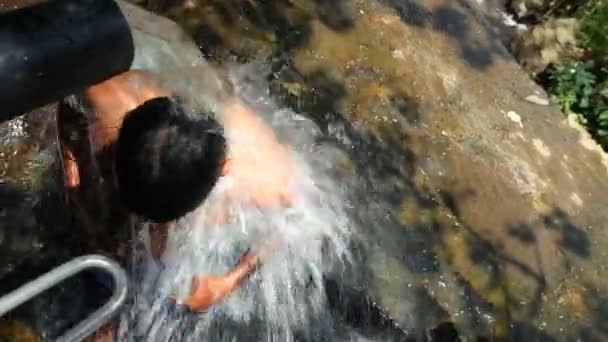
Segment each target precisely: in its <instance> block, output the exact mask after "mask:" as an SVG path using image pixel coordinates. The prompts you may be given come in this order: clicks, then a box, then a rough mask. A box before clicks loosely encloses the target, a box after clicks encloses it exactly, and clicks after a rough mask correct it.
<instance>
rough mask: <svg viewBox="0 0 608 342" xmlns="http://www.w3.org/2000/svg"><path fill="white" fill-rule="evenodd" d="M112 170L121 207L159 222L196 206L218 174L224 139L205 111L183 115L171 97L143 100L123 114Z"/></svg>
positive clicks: (220, 166)
mask: <svg viewBox="0 0 608 342" xmlns="http://www.w3.org/2000/svg"><path fill="white" fill-rule="evenodd" d="M115 148H116V149H115V166H114V167H115V173H116V180H117V182H118V189H119V193H120V196H121V198H122V200H123V201H124V204H125V205H126V207H127V208H128V209H129V210H131V211H133V212H134V213H135V214H137V215H139V216H140V217H143V218H144V219H147V220H150V221H153V222H157V223H163V222H169V221H172V220H175V219H178V218H180V217H182V216H184V215H185V214H187V213H188V212H190V211H192V210H194V209H195V208H196V207H197V206H199V205H200V204H201V203H202V202H203V201H204V200H205V198H206V197H207V196H208V195H209V193H210V192H211V190H212V189H213V187H214V185H215V184H216V182H217V180H218V179H219V177H220V175H221V170H222V167H223V164H224V160H225V157H226V141H225V139H224V136H223V132H222V129H221V127H220V125H219V124H218V122H217V121H216V120H215V119H214V118H213V117H212V116H211V115H207V114H201V115H197V116H196V117H194V116H190V115H188V114H187V113H186V112H185V110H184V107H183V106H182V104H181V102H180V101H178V100H177V99H175V98H168V97H159V98H155V99H152V100H148V101H146V102H145V103H143V104H142V105H140V106H139V107H137V108H135V109H134V110H132V111H130V112H129V113H127V115H126V116H125V118H124V121H123V124H122V127H121V128H120V132H119V136H118V139H117V142H116V147H115Z"/></svg>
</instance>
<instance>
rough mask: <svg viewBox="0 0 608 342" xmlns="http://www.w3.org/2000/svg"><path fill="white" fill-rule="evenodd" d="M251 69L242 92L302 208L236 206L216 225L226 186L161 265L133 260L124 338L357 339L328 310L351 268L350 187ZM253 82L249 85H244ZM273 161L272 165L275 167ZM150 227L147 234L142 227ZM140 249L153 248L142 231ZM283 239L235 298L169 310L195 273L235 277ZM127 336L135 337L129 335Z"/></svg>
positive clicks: (174, 237) (177, 233)
mask: <svg viewBox="0 0 608 342" xmlns="http://www.w3.org/2000/svg"><path fill="white" fill-rule="evenodd" d="M252 74H253V73H252V70H251V69H250V67H240V68H235V69H234V70H231V72H230V76H231V78H232V82H233V83H234V84H235V85H236V93H237V94H238V96H239V97H240V98H241V99H242V100H243V101H245V102H246V103H247V104H248V105H249V106H251V107H253V108H254V109H255V111H256V112H257V113H259V114H260V115H261V116H262V117H263V119H264V120H266V121H267V122H268V123H270V124H271V126H272V127H273V129H274V130H275V132H276V134H277V136H278V137H279V139H280V140H281V141H282V142H283V143H285V144H287V145H288V146H290V148H291V152H292V153H293V156H294V159H295V160H296V164H297V165H296V170H295V174H294V175H293V178H292V179H293V182H292V184H291V187H292V190H293V192H294V193H295V194H296V195H297V197H298V200H297V201H295V202H294V203H293V205H292V206H291V207H289V208H279V209H264V208H254V207H242V206H240V205H239V204H236V203H231V202H230V201H226V203H229V204H228V206H229V212H230V214H231V220H230V221H229V222H228V223H226V224H221V225H218V224H213V223H212V222H210V220H209V212H210V210H209V207H210V206H211V205H212V203H217V201H220V200H225V199H226V194H227V193H228V191H230V186H231V184H230V178H224V179H221V180H220V182H219V183H218V185H217V186H216V188H215V189H214V191H213V192H212V193H211V195H210V196H209V198H208V199H207V201H206V202H205V203H204V204H203V205H202V206H201V207H199V208H198V209H197V210H195V211H193V212H192V213H190V214H188V215H187V216H185V217H183V218H182V219H180V220H179V221H178V222H176V223H175V224H174V227H173V228H172V231H171V233H170V235H169V241H168V246H167V249H166V251H165V254H164V255H163V260H162V262H161V263H162V265H160V264H159V263H157V262H156V261H154V260H153V259H152V258H151V257H149V253H147V252H146V250H149V249H142V248H140V249H139V250H140V251H143V252H142V253H140V256H139V258H137V260H136V261H135V265H134V266H135V269H137V270H138V271H137V272H135V273H136V274H137V277H138V279H137V281H136V283H137V284H139V286H138V288H137V289H136V295H135V300H134V305H133V306H132V308H131V310H130V311H129V312H128V313H127V314H126V315H125V316H124V317H123V320H122V329H121V330H123V332H125V333H126V335H124V337H125V338H126V339H129V340H138V339H142V340H146V341H201V340H203V341H294V340H308V341H321V340H327V341H336V340H349V341H351V340H356V339H358V337H356V336H354V335H353V334H352V333H349V332H348V331H340V330H341V328H339V325H340V324H339V323H338V322H337V321H336V320H335V319H334V318H333V317H332V314H331V313H330V311H329V309H328V303H327V298H326V292H325V289H324V286H325V285H324V281H323V277H324V274H327V273H328V272H330V271H331V270H332V268H333V267H335V266H336V265H337V264H342V263H349V262H351V259H350V253H349V249H348V245H349V239H350V237H351V234H352V231H353V230H352V223H351V222H350V221H349V219H348V217H347V215H346V209H347V203H348V201H347V198H348V193H347V188H348V187H347V186H346V185H345V184H347V183H346V182H344V183H342V184H343V185H341V183H340V181H338V180H336V179H334V178H332V176H331V174H332V164H333V163H332V160H331V157H330V155H329V154H328V153H326V151H324V148H323V146H322V145H319V144H318V143H317V141H316V138H317V136H318V135H319V134H320V131H319V130H318V128H317V127H316V126H315V125H314V124H313V123H312V122H311V121H310V120H308V119H305V118H304V117H302V116H300V115H298V114H296V113H293V112H291V111H288V110H284V109H277V108H276V106H274V104H273V103H272V102H271V101H270V99H269V97H268V95H267V93H266V91H264V90H265V89H267V87H265V86H264V85H263V83H262V86H261V85H260V82H257V81H253V80H251V78H250V76H251V75H252ZM245 78H247V80H246V79H245ZM268 162H269V163H271V162H273V161H268ZM144 228H145V227H144ZM142 231H143V232H144V233H142V234H140V236H139V238H138V241H139V245H140V246H141V245H144V246H146V245H147V246H148V247H149V236H147V234H146V233H145V232H146V229H143V230H142ZM277 238H278V240H279V241H280V243H278V244H276V245H275V246H276V247H274V248H273V249H272V251H271V254H270V257H269V258H267V260H266V261H265V263H264V265H263V266H262V267H261V268H260V269H259V270H257V271H256V273H255V274H254V275H253V276H252V277H251V278H250V279H249V280H248V281H247V282H246V283H245V284H244V285H243V286H242V287H241V288H240V289H239V290H238V291H237V292H235V293H233V294H232V295H230V296H229V297H227V298H225V299H224V300H223V301H222V302H221V303H219V304H217V305H215V306H213V307H212V308H211V309H210V310H209V311H207V312H205V313H200V314H193V313H185V312H183V311H181V310H179V309H178V310H176V308H175V306H173V305H170V304H169V300H168V297H169V296H171V295H172V294H178V295H179V296H182V297H183V296H185V295H187V293H189V291H190V290H191V289H190V286H189V285H190V279H191V278H192V276H194V275H200V274H205V275H219V274H225V273H226V272H228V271H229V270H230V269H231V267H233V266H234V265H235V264H236V263H237V261H238V259H239V258H240V257H241V256H242V255H243V253H244V252H246V251H247V250H248V249H251V250H253V251H255V250H258V249H260V248H264V245H265V244H266V243H268V242H269V241H270V240H276V239H277ZM127 336H128V337H127Z"/></svg>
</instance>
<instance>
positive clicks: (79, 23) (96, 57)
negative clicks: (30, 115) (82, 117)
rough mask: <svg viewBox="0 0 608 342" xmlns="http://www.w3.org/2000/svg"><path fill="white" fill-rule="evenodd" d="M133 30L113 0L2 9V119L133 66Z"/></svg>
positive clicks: (56, 0)
mask: <svg viewBox="0 0 608 342" xmlns="http://www.w3.org/2000/svg"><path fill="white" fill-rule="evenodd" d="M133 55H134V46H133V37H132V36H131V30H130V28H129V25H128V24H127V20H126V19H125V17H124V15H123V13H122V12H121V10H120V8H119V7H118V5H117V4H116V3H115V2H114V1H113V0H49V1H47V2H44V3H41V4H38V5H34V6H31V7H27V8H22V9H19V10H14V11H11V12H6V13H1V14H0V122H3V121H5V120H9V119H11V118H13V117H15V116H17V115H20V114H23V113H26V112H29V111H31V110H33V109H36V108H38V107H41V106H44V105H46V104H48V103H51V102H54V101H57V100H60V99H62V98H63V97H65V96H68V95H70V94H73V93H75V92H77V91H79V90H82V89H84V88H85V87H87V86H89V85H92V84H95V83H98V82H101V81H103V80H105V79H107V78H109V77H111V76H113V75H116V74H118V73H121V72H124V71H127V70H129V68H130V67H131V63H132V61H133Z"/></svg>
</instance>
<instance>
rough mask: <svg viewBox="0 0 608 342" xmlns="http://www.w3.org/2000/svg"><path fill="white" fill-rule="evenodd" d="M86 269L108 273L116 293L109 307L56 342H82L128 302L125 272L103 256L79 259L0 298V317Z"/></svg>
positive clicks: (102, 309)
mask: <svg viewBox="0 0 608 342" xmlns="http://www.w3.org/2000/svg"><path fill="white" fill-rule="evenodd" d="M86 269H100V270H103V271H105V272H107V273H109V274H110V275H111V277H112V280H113V281H114V291H113V293H112V297H111V298H110V299H109V300H108V302H106V304H104V305H103V306H102V307H101V308H99V309H98V310H97V311H95V312H94V313H92V314H91V315H90V316H89V317H87V318H86V319H85V320H84V321H82V322H80V323H79V324H78V325H76V326H75V327H73V328H72V329H70V330H68V331H67V332H66V333H65V334H63V335H62V336H61V337H59V338H58V339H57V340H56V341H57V342H74V341H81V340H82V339H84V338H85V337H87V336H89V335H91V334H92V333H93V332H95V331H96V330H97V329H99V328H101V327H102V326H103V325H104V324H105V323H107V322H108V321H110V320H111V319H112V317H113V316H114V315H115V314H117V313H118V311H119V310H120V308H121V307H122V305H123V304H124V302H125V299H126V298H127V291H128V280H127V274H126V272H125V271H124V270H123V269H122V268H121V267H120V265H118V263H116V262H115V261H113V260H112V259H109V258H106V257H104V256H101V255H86V256H81V257H78V258H76V259H74V260H72V261H69V262H67V263H65V264H63V265H61V266H59V267H57V268H55V269H53V270H52V271H50V272H48V273H46V274H43V275H42V276H40V277H38V278H37V279H34V280H32V281H30V282H29V283H27V284H25V285H23V286H21V287H20V288H18V289H16V290H14V291H12V292H11V293H9V294H7V295H5V296H3V297H0V317H1V316H3V315H4V314H6V313H7V312H9V311H11V310H13V309H14V308H16V307H18V306H19V305H21V304H23V303H25V302H27V301H28V300H30V299H32V298H34V297H36V296H37V295H39V294H41V293H42V292H44V291H46V290H48V289H50V288H51V287H53V286H55V285H57V284H59V283H61V282H62V281H64V280H65V279H67V278H69V277H71V276H74V275H76V274H77V273H79V272H82V271H84V270H86Z"/></svg>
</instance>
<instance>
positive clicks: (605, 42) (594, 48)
mask: <svg viewBox="0 0 608 342" xmlns="http://www.w3.org/2000/svg"><path fill="white" fill-rule="evenodd" d="M581 11H582V13H581V14H580V15H579V17H580V32H579V33H580V40H581V43H582V45H583V47H585V48H586V49H587V50H588V52H589V53H590V54H591V55H592V56H593V57H594V58H595V59H597V60H598V61H601V62H602V63H606V62H607V61H608V60H607V58H608V0H592V1H588V2H587V5H586V6H584V7H583V9H582V10H581Z"/></svg>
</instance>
